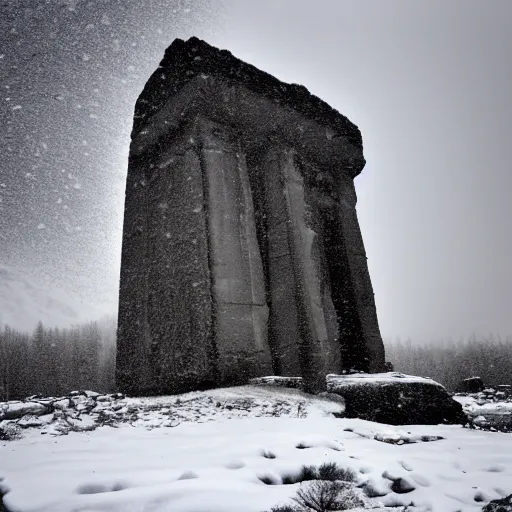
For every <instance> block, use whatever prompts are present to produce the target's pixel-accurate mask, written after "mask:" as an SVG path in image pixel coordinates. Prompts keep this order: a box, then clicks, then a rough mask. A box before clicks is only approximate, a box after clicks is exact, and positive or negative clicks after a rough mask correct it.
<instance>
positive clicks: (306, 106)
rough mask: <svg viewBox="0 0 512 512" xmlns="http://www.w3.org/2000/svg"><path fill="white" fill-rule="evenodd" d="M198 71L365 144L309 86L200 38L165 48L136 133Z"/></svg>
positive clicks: (142, 99)
mask: <svg viewBox="0 0 512 512" xmlns="http://www.w3.org/2000/svg"><path fill="white" fill-rule="evenodd" d="M199 74H207V75H210V76H220V77H222V78H224V79H226V80H228V81H230V82H236V83H239V84H241V85H243V86H245V87H247V89H249V90H251V91H253V92H255V93H257V94H261V95H264V96H266V97H268V98H269V99H271V100H272V101H274V102H275V103H277V104H278V105H282V106H285V107H288V108H291V109H293V110H295V111H296V112H299V113H301V114H303V115H304V116H306V117H307V118H309V119H312V120H314V121H316V122H318V123H319V124H322V125H324V126H329V127H331V128H332V129H333V130H334V131H335V132H336V133H338V134H339V135H344V136H346V137H347V138H348V139H349V140H350V141H351V142H352V143H353V144H355V145H357V146H362V138H361V133H360V131H359V129H358V127H357V126H356V125H355V124H353V123H352V122H351V121H349V119H348V118H347V117H345V116H344V115H342V114H340V113H339V112H338V111H337V110H335V109H333V108H332V107H331V106H329V105H328V104H327V103H326V102H325V101H323V100H321V99H320V98H318V97H317V96H314V95H313V94H311V93H310V92H309V91H308V90H307V89H306V87H304V86H302V85H297V84H287V83H285V82H281V81H280V80H278V79H277V78H275V77H274V76H272V75H270V74H268V73H266V72H265V71H261V70H259V69H258V68H256V67H255V66H253V65H251V64H247V63H246V62H243V61H241V60H240V59H237V58H236V57H235V56H233V55H232V54H231V52H229V51H227V50H219V49H218V48H215V47H214V46H210V45H209V44H208V43H206V42H205V41H202V40H200V39H198V38H197V37H191V38H190V39H188V40H187V41H183V40H182V39H175V40H174V41H173V43H172V44H171V45H170V46H169V47H168V48H167V50H166V51H165V55H164V58H163V59H162V61H161V62H160V65H159V67H158V69H157V70H156V71H155V72H154V73H153V74H152V75H151V77H150V79H149V80H148V82H147V83H146V85H145V87H144V90H143V91H142V93H141V95H140V96H139V99H138V100H137V103H136V106H135V119H134V126H133V135H135V134H137V133H138V132H139V131H140V130H141V129H142V127H143V125H144V124H145V122H146V120H147V119H148V118H149V117H151V116H152V115H153V114H155V113H156V112H158V111H159V110H160V108H161V107H162V106H163V104H164V103H165V101H166V100H167V99H168V98H169V97H170V96H173V95H174V94H176V93H177V92H178V91H179V90H180V89H181V88H182V87H183V86H184V85H185V84H186V83H187V82H189V81H190V80H191V79H193V78H194V77H196V76H197V75H199Z"/></svg>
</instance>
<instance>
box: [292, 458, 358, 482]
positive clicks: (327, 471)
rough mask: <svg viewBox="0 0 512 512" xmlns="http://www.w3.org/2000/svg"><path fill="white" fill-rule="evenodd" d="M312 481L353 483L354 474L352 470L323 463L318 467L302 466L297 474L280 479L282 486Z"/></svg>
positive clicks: (334, 464) (332, 463)
mask: <svg viewBox="0 0 512 512" xmlns="http://www.w3.org/2000/svg"><path fill="white" fill-rule="evenodd" d="M312 480H323V481H328V482H335V481H342V482H354V481H355V480H356V474H355V472H354V471H353V470H352V469H350V468H342V467H340V466H338V465H337V464H336V463H335V462H325V463H324V464H322V465H320V466H318V467H316V466H302V467H301V469H300V471H299V473H298V474H296V475H293V474H287V475H284V476H283V477H282V483H283V484H284V485H290V484H297V483H300V482H310V481H312Z"/></svg>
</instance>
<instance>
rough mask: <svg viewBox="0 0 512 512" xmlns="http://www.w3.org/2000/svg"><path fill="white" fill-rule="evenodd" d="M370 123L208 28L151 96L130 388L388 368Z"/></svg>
mask: <svg viewBox="0 0 512 512" xmlns="http://www.w3.org/2000/svg"><path fill="white" fill-rule="evenodd" d="M364 164H365V160H364V157H363V147H362V139H361V134H360V132H359V130H358V128H357V127H356V126H355V125H354V124H352V123H351V122H350V121H349V120H348V119H347V118H346V117H344V116H343V115H341V114H340V113H339V112H337V111H336V110H334V109H332V108H331V107H330V106H329V105H327V104H326V103H324V102H323V101H322V100H320V99H319V98H317V97H315V96H313V95H312V94H310V93H309V92H308V90H307V89H306V88H305V87H302V86H300V85H295V84H286V83H283V82H280V81H279V80H277V79H276V78H274V77H272V76H270V75H268V74H267V73H265V72H263V71H260V70H258V69H256V68H255V67H253V66H251V65H249V64H246V63H244V62H242V61H240V60H238V59H237V58H235V57H234V56H233V55H231V53H229V52H228V51H225V50H218V49H216V48H213V47H211V46H209V45H208V44H206V43H205V42H203V41H200V40H198V39H196V38H192V39H190V40H188V41H182V40H179V39H178V40H176V41H174V42H173V44H172V45H171V46H170V47H169V48H168V49H167V51H166V53H165V56H164V58H163V60H162V62H161V63H160V66H159V67H158V69H157V70H156V71H155V72H154V73H153V75H152V76H151V78H150V79H149V81H148V82H147V84H146V86H145V88H144V90H143V92H142V94H141V95H140V97H139V99H138V101H137V104H136V107H135V119H134V126H133V132H132V141H131V147H130V157H129V167H128V178H127V185H126V203H125V218H124V233H123V250H122V263H121V283H120V297H119V327H118V352H117V376H116V378H117V385H118V387H119V389H120V390H121V391H124V392H126V393H129V394H132V395H151V394H163V393H177V392H183V391H190V390H197V389H204V388H208V387H214V386H222V385H229V384H242V383H246V382H247V381H248V380H249V379H250V378H253V377H258V376H266V375H282V376H301V377H302V378H303V380H304V385H305V389H306V390H308V391H320V390H322V389H324V388H325V376H326V374H330V373H342V372H343V371H344V370H346V371H348V370H360V371H364V372H379V371H384V367H385V362H384V348H383V344H382V339H381V336H380V332H379V327H378V322H377V315H376V309H375V302H374V296H373V290H372V285H371V281H370V276H369V273H368V266H367V261H366V254H365V250H364V246H363V240H362V238H361V233H360V230H359V224H358V220H357V215H356V193H355V189H354V182H353V180H354V178H355V177H356V176H357V175H358V174H359V173H360V172H361V171H362V169H363V167H364Z"/></svg>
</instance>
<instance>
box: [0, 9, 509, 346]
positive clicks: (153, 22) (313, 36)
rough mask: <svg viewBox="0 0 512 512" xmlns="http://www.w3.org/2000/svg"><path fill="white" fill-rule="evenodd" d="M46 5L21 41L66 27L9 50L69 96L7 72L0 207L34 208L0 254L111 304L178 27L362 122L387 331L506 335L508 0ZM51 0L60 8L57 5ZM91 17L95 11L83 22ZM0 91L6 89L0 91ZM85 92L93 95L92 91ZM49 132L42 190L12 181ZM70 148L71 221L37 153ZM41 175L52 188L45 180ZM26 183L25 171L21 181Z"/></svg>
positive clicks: (37, 77)
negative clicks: (135, 173)
mask: <svg viewBox="0 0 512 512" xmlns="http://www.w3.org/2000/svg"><path fill="white" fill-rule="evenodd" d="M37 3H38V2H37V1H35V0H34V1H32V2H22V1H19V2H11V3H9V2H7V3H6V4H5V5H10V9H11V10H13V9H14V7H15V4H17V5H21V4H26V5H29V4H31V5H32V6H33V5H36V4H37ZM46 4H47V8H48V9H53V11H52V16H53V18H48V17H46V18H45V15H44V13H42V12H40V15H41V16H43V18H44V20H43V21H39V22H38V23H35V24H34V26H35V27H37V30H39V32H37V33H36V35H34V34H33V32H34V28H32V29H31V30H30V31H28V30H27V33H26V34H25V35H24V36H23V45H22V48H25V50H23V51H25V52H26V51H28V50H26V48H27V45H28V47H30V45H32V46H34V47H37V46H38V38H41V37H45V34H46V36H47V35H48V34H49V33H50V32H51V28H50V27H51V26H55V21H53V22H52V19H53V20H55V19H57V20H59V19H60V20H61V21H62V20H65V21H66V23H67V25H68V28H66V29H64V28H62V23H61V25H60V26H61V28H60V29H59V30H61V31H62V34H61V36H60V41H62V40H64V41H65V42H66V44H65V45H64V46H65V48H64V50H63V49H62V46H63V44H62V43H60V46H59V44H57V43H55V44H54V43H52V42H51V41H50V42H48V43H47V45H48V48H49V50H48V54H47V55H43V56H42V57H37V56H36V57H34V58H33V59H32V60H30V59H29V58H28V57H27V56H25V57H24V59H25V60H24V61H23V62H26V67H27V69H28V70H29V73H28V76H31V78H32V80H33V82H34V84H35V87H36V89H37V87H39V90H40V89H41V88H42V85H41V84H42V83H43V82H44V84H45V86H48V84H50V89H51V90H55V91H56V92H55V94H63V96H64V97H65V100H64V103H66V102H67V110H65V111H63V110H62V107H61V106H60V105H62V104H63V101H61V100H58V99H57V100H55V99H52V101H49V100H47V99H44V97H43V96H42V95H37V94H34V95H32V96H30V97H28V96H26V90H25V89H23V90H22V88H21V86H20V85H19V80H18V82H16V80H14V82H13V84H12V87H14V88H16V87H18V88H20V90H22V92H23V91H25V92H24V94H25V96H23V94H22V92H20V93H19V94H21V95H22V96H23V99H24V100H25V102H23V101H21V100H20V104H22V107H23V108H22V109H21V110H22V112H16V111H15V112H14V113H13V112H12V111H11V110H5V112H6V116H7V115H8V116H11V117H9V119H12V120H13V122H14V123H18V124H17V125H16V126H17V128H15V131H16V130H17V132H16V133H17V134H18V138H17V139H16V143H15V144H14V145H16V146H17V147H16V151H18V153H19V155H20V156H18V157H16V158H13V159H12V160H10V162H11V164H10V166H9V168H8V169H7V170H5V169H6V168H5V167H2V171H1V172H2V175H4V174H7V172H8V173H10V176H11V181H10V182H9V183H11V182H12V183H18V185H17V187H16V186H15V185H14V184H12V185H9V187H10V188H9V187H5V188H7V189H8V192H9V193H11V195H12V196H13V197H14V198H12V197H11V201H10V202H8V199H6V198H5V194H6V191H5V190H1V189H0V194H4V200H3V203H0V207H2V205H3V208H4V211H2V215H3V218H4V219H5V218H6V217H5V215H6V213H5V210H6V208H7V207H6V206H5V205H6V204H9V205H11V206H9V207H8V209H9V211H7V214H9V212H11V217H10V218H11V219H17V218H18V215H19V209H20V207H19V205H20V202H21V199H20V200H18V198H23V200H24V201H29V202H30V205H26V206H23V210H27V209H29V210H31V211H33V215H31V216H29V215H28V214H27V215H26V216H25V218H26V219H28V220H27V221H26V222H24V224H23V225H20V226H18V227H16V230H17V231H16V235H15V236H14V235H13V236H8V235H6V234H5V233H6V229H9V230H10V232H11V233H12V232H13V229H14V227H13V226H14V221H13V220H11V221H10V224H9V225H6V222H5V220H4V221H3V224H0V228H1V229H0V231H1V232H2V233H3V237H4V239H6V243H5V247H6V248H7V247H8V250H7V249H6V250H5V252H4V253H3V254H2V251H1V249H0V260H2V258H4V259H5V261H0V263H5V264H9V265H15V264H21V263H16V262H20V261H22V260H23V261H24V262H25V263H24V264H25V266H26V267H29V268H32V269H34V268H35V269H36V270H37V273H39V274H43V275H50V276H52V278H53V279H54V282H55V283H56V284H57V285H60V286H64V287H69V288H72V289H73V290H74V291H75V293H78V294H79V295H81V296H82V297H84V300H90V299H91V297H92V298H93V300H94V301H95V302H100V303H105V304H106V305H105V308H107V309H108V308H112V307H113V303H114V301H115V295H116V292H117V290H116V280H117V277H118V272H119V269H118V264H119V251H120V227H121V214H122V199H123V198H122V188H123V185H124V181H123V180H124V176H125V172H126V158H127V148H128V144H129V139H128V135H129V131H130V128H131V115H132V109H133V104H134V102H135V99H136V97H137V95H138V94H139V92H140V91H141V89H142V87H143V85H144V82H145V80H146V79H147V78H148V77H149V74H150V73H151V72H152V71H153V70H154V68H155V67H156V65H157V64H158V61H159V59H160V58H161V57H162V55H163V50H164V49H165V47H166V46H167V45H168V44H170V43H171V42H172V40H173V39H174V38H175V37H189V36H191V35H197V36H198V37H202V38H205V39H206V40H207V41H208V42H209V43H211V44H214V45H216V46H219V47H222V48H227V49H229V50H230V51H231V52H232V53H233V54H234V55H236V56H237V57H240V58H242V59H243V60H246V61H248V62H250V63H252V64H254V65H256V66H258V67H260V68H262V69H264V70H266V71H268V72H270V73H272V74H274V75H276V76H277V77H278V78H280V79H282V80H284V81H287V82H296V83H300V84H303V85H305V86H306V87H307V88H308V89H309V90H310V91H311V92H312V93H314V94H316V95H318V96H320V97H321V98H322V99H324V100H325V101H327V102H328V103H330V104H331V105H332V106H333V107H335V108H336V109H338V110H339V111H340V112H342V113H343V114H345V115H347V116H348V117H349V118H350V119H351V120H352V121H353V122H355V123H356V124H357V125H358V126H359V127H360V129H361V131H362V134H363V141H364V146H365V156H366V158H367V161H368V163H367V166H366V168H365V170H364V171H363V173H362V175H361V176H360V177H358V178H357V180H356V186H357V191H358V196H359V204H358V212H359V219H360V223H361V227H362V231H363V237H364V240H365V244H366V249H367V253H368V258H369V266H370V272H371V276H372V281H373V285H374V290H375V294H376V301H377V310H378V314H379V321H380V325H381V331H382V334H383V337H385V338H392V337H395V336H401V337H402V338H405V337H409V336H410V337H411V338H412V339H414V340H419V341H422V340H429V339H447V338H449V337H453V338H458V337H460V336H467V335H470V334H471V333H472V332H476V333H477V334H488V333H490V332H494V333H496V334H501V335H510V334H512V311H511V309H512V270H511V266H510V259H511V258H510V255H511V253H512V230H511V228H510V222H511V219H512V206H511V204H512V203H511V201H510V199H509V196H510V194H511V191H512V173H511V172H510V164H509V160H510V157H509V154H508V149H509V146H510V144H511V142H512V121H511V117H512V100H511V98H510V94H511V91H512V83H511V82H512V67H511V65H510V62H511V55H510V50H509V48H512V31H510V29H509V27H510V23H511V21H512V3H510V2H509V1H508V0H491V1H489V2H481V1H476V0H451V1H449V2H447V1H446V0H443V1H440V0H435V1H433V0H428V1H426V0H425V1H419V0H415V1H411V0H403V1H399V0H386V1H383V0H374V1H370V0H357V1H355V0H354V1H344V0H330V1H329V0H317V1H315V2H311V1H303V0H293V1H292V0H286V1H285V0H258V1H252V0H251V1H249V0H224V1H218V2H206V1H203V2H196V1H193V0H191V1H190V2H187V1H185V0H182V1H181V2H170V1H168V2H165V1H164V0H148V1H147V2H139V1H135V0H127V1H124V2H120V1H119V0H112V1H110V2H109V1H107V0H96V1H93V2H81V1H80V0H77V1H74V2H72V1H71V0H68V1H64V0H63V1H62V2H59V1H58V0H56V1H55V2H46ZM55 4H61V6H62V5H65V7H64V8H63V10H61V11H58V12H57V11H55ZM88 4H91V5H90V6H88ZM171 4H173V5H175V6H176V8H175V11H176V12H174V13H173V12H172V9H171V7H170V6H171ZM5 5H4V7H1V8H0V9H6V7H5ZM70 6H71V7H72V8H73V7H74V8H75V11H74V12H73V11H70V10H69V7H70ZM121 6H123V7H121ZM29 7H30V5H29ZM29 11H30V12H28V13H26V14H24V16H25V20H24V21H23V23H21V21H20V18H13V19H11V18H9V19H8V23H10V24H12V25H14V26H16V28H17V30H18V32H23V27H27V26H28V25H29V21H30V19H31V17H32V18H33V17H34V16H35V13H36V12H37V9H29ZM104 15H106V16H107V17H106V18H105V17H104ZM1 17H2V16H0V18H1ZM59 17H60V18H59ZM102 17H103V18H102ZM4 19H5V18H4ZM27 20H28V21H27ZM102 20H103V22H105V21H107V22H108V23H107V24H105V23H102ZM4 23H5V22H4ZM73 24H74V26H73ZM91 24H93V25H94V27H93V28H90V29H87V26H88V25H91ZM57 25H59V23H57ZM7 28H8V29H9V30H10V29H11V28H12V27H10V26H9V27H7ZM78 28H79V29H78ZM73 29H74V30H73ZM36 36H37V37H36ZM142 36H144V38H143V39H141V38H142ZM4 37H5V36H4ZM9 37H11V35H9ZM14 37H15V35H12V37H11V39H12V38H14ZM114 40H117V42H115V41H114ZM72 41H76V44H75V45H72V44H71V42H72ZM134 42H135V43H136V46H132V43H134ZM16 44H17V43H16V41H14V42H13V41H10V43H9V45H8V51H5V55H6V56H5V57H4V58H3V59H2V60H0V65H1V66H6V62H7V61H8V60H12V59H13V58H15V55H16V51H17V50H16ZM18 48H19V46H18ZM116 48H118V49H117V50H116ZM19 51H20V52H21V53H22V52H23V51H22V50H19ZM1 53H4V52H3V50H2V49H1V48H0V54H1ZM34 53H36V52H34ZM64 55H69V56H70V58H69V61H66V60H63V56H64ZM84 56H85V57H84ZM38 59H43V60H46V61H48V59H49V62H50V64H49V66H50V69H51V70H53V72H52V73H50V74H49V75H48V76H46V75H45V79H44V81H43V80H42V78H41V77H42V73H43V72H42V71H38V69H37V63H38ZM52 59H53V60H52ZM84 59H86V60H84ZM77 62H78V63H79V67H77ZM59 63H60V64H59ZM130 66H131V67H130ZM55 70H58V73H55ZM1 71H2V70H0V72H1ZM11 72H14V73H15V75H16V73H17V74H18V75H19V74H20V73H21V71H19V70H12V71H11ZM50 75H53V77H52V76H50ZM52 80H53V82H52ZM122 80H124V83H123V81H122ZM2 84H3V82H2ZM16 84H18V85H16ZM38 84H39V85H38ZM62 84H65V85H66V87H65V88H64V89H65V90H63V91H61V89H63V88H62ZM94 89H98V90H99V91H100V92H99V93H95V92H94V91H93V90H94ZM11 91H12V88H11ZM1 94H2V96H3V98H1V99H2V101H4V102H5V99H4V98H5V95H6V93H5V92H4V91H3V90H2V92H1ZM10 94H11V93H10ZM94 94H96V95H98V96H99V99H98V100H97V104H98V106H94V105H93V104H92V103H91V101H90V99H91V98H92V97H93V96H94ZM73 95H74V96H75V97H78V100H73V99H72V98H73ZM11 96H13V94H11ZM52 96H53V95H52ZM10 101H17V100H10ZM45 102H46V103H45ZM80 102H82V103H86V102H88V103H87V104H88V108H89V109H90V111H88V114H87V115H86V116H85V117H84V118H80V119H77V116H76V112H77V111H76V103H80ZM12 106H15V105H14V104H13V103H11V104H10V108H11V107H12ZM2 108H4V107H2ZM25 110H26V111H27V112H28V111H30V110H32V111H33V112H35V115H36V117H37V119H35V120H34V119H33V118H31V117H25V118H23V117H21V116H23V115H24V116H28V115H29V114H28V113H27V112H25ZM3 112H4V110H2V113H3ZM43 113H44V114H46V115H45V116H44V115H43V117H41V115H42V114H43ZM17 114H20V117H19V118H16V117H15V116H16V115H17ZM90 114H92V115H93V116H97V117H89V116H90ZM20 119H21V121H20ZM27 126H30V128H31V129H30V130H28V129H27ZM34 127H35V128H34ZM62 127H64V128H62ZM4 130H6V125H4V126H3V128H2V133H4ZM75 130H76V132H75ZM29 131H30V133H32V135H31V138H30V140H28V139H27V140H25V141H24V140H22V139H21V138H20V136H19V134H20V133H21V134H23V133H25V132H27V133H28V132H29ZM52 131H53V133H54V136H53V137H52V140H53V142H52V143H53V144H54V146H52V147H55V148H56V149H55V150H54V153H53V154H54V156H52V155H51V154H47V155H46V156H45V157H44V158H43V161H44V163H45V165H44V166H43V167H44V169H42V170H41V169H39V170H37V169H36V171H35V172H36V173H37V172H40V173H42V174H40V176H41V178H39V179H40V180H41V183H42V184H43V185H44V186H42V187H41V188H43V189H45V190H46V192H44V191H43V190H40V188H39V187H37V186H34V185H33V183H32V182H30V179H29V182H27V179H26V178H23V180H21V181H19V180H18V178H19V172H21V168H20V163H19V162H20V161H23V162H24V163H23V166H24V168H23V170H25V167H27V166H30V165H33V161H39V162H41V158H40V157H38V158H37V159H36V160H34V159H35V158H36V157H32V156H27V154H28V155H33V153H34V150H35V149H38V148H39V149H40V150H41V151H43V150H44V147H43V149H41V147H40V146H41V142H42V141H43V138H44V136H46V135H47V134H48V133H49V132H50V133H52ZM75 133H76V137H75V135H74V134H75ZM75 138H76V141H80V144H81V141H82V140H87V141H88V144H89V147H90V146H92V150H90V151H86V150H84V149H83V148H80V144H78V143H77V142H76V141H75V142H72V141H73V140H74V139H75ZM3 144H4V145H5V141H4V143H3ZM77 144H78V145H77ZM63 146H64V147H66V146H67V147H68V148H69V151H64V150H63V149H62V148H63ZM34 148H35V149H34ZM16 151H15V152H16ZM2 153H3V154H4V152H2ZM18 153H17V154H18ZM83 153H89V155H84V154H83ZM55 155H56V156H55ZM70 159H71V161H72V162H73V168H74V169H75V170H74V171H73V172H74V173H75V174H76V179H73V178H66V180H68V181H69V183H67V182H66V185H67V186H68V187H69V186H71V187H73V184H74V183H75V182H77V183H79V184H80V188H79V189H74V188H72V189H69V188H68V189H65V190H67V191H69V190H71V192H73V191H78V193H79V196H80V197H75V196H72V197H70V198H69V199H68V203H69V205H70V208H69V209H70V210H73V213H72V214H71V213H67V212H62V211H60V210H59V215H61V217H62V218H64V220H65V221H69V222H71V221H72V222H71V224H72V226H71V228H73V227H80V228H81V229H79V230H78V231H72V232H71V233H70V232H68V231H66V230H65V229H60V228H59V229H57V227H55V226H56V222H57V221H55V220H54V221H53V222H52V219H53V218H54V212H55V209H54V206H52V207H50V206H49V205H50V202H51V203H52V204H53V201H57V200H58V196H59V195H61V194H60V192H61V191H62V187H64V186H65V185H64V182H63V181H62V180H63V178H62V177H59V180H60V181H58V183H57V181H55V180H56V179H57V178H55V179H54V180H53V181H51V180H50V181H48V180H47V179H46V180H45V178H44V177H43V174H44V173H46V174H44V175H45V176H46V175H47V173H48V169H53V170H54V172H55V173H56V174H58V172H60V168H61V167H62V166H64V165H66V162H68V163H69V161H70ZM100 162H101V166H100V165H99V163H100ZM13 169H14V170H15V171H16V172H14V170H13ZM58 170H59V171H58ZM73 172H72V173H71V174H72V175H73ZM59 176H60V175H59ZM2 177H3V176H2ZM88 180H92V182H91V183H89V181H88ZM0 181H1V180H0ZM4 181H5V180H4ZM50 182H51V183H52V185H51V186H52V187H54V190H56V191H57V192H56V193H55V194H54V193H53V192H52V193H50V192H49V190H50V189H49V188H48V187H49V185H48V183H50ZM20 183H21V184H22V185H20ZM27 183H28V184H27ZM27 187H32V189H31V193H30V194H28V193H27ZM71 192H70V193H71ZM15 204H17V205H18V206H17V207H15V206H13V205H15ZM74 206H76V208H74ZM16 208H18V209H16ZM73 208H74V209H73ZM15 213H16V215H15ZM24 215H25V214H24ZM39 218H46V219H47V220H46V221H44V224H45V225H46V226H49V229H48V228H44V229H37V226H38V225H39V224H40V223H43V221H40V222H39V220H38V219H39ZM36 220H37V223H36ZM0 222H2V221H0ZM52 229H53V231H52ZM43 234H44V236H43ZM27 240H28V241H27ZM27 248H31V249H30V251H28V249H27ZM27 252H31V253H32V252H33V253H35V256H34V255H31V256H30V257H28V256H27ZM57 253H58V254H59V255H60V254H62V255H64V258H63V259H64V261H65V262H66V264H65V265H60V264H59V265H56V264H55V262H54V261H52V255H54V254H57ZM21 256H23V258H21ZM53 259H55V258H53ZM70 262H72V263H70ZM58 268H62V269H64V270H62V271H61V272H59V271H58ZM78 275H82V276H83V277H82V278H77V276H78Z"/></svg>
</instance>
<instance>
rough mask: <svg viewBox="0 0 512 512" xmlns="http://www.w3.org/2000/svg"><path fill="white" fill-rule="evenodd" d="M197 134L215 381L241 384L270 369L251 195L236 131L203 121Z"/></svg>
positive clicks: (270, 370) (263, 294)
mask: <svg viewBox="0 0 512 512" xmlns="http://www.w3.org/2000/svg"><path fill="white" fill-rule="evenodd" d="M200 133H201V135H200V137H201V148H202V150H201V151H202V158H201V160H202V163H203V173H204V176H205V181H206V188H207V190H208V219H209V220H208V223H209V224H208V231H209V247H210V259H211V271H212V289H213V302H214V305H215V306H214V307H215V311H216V313H215V341H216V347H217V351H218V357H219V360H218V365H219V372H220V379H221V381H222V382H224V383H240V382H246V381H247V380H248V379H249V378H251V377H255V376H261V375H267V374H269V373H271V372H272V368H271V359H270V351H269V348H268V340H267V323H268V307H267V304H266V300H265V290H264V284H263V267H262V263H261V257H260V253H259V247H258V242H257V237H256V226H255V221H254V212H253V204H252V193H251V189H250V183H249V178H248V175H247V169H246V168H245V165H246V164H245V159H244V158H242V156H241V154H240V146H239V141H238V138H237V137H236V135H233V134H231V132H230V130H229V129H227V128H226V127H225V126H222V125H219V124H216V123H212V122H210V121H207V120H205V119H201V120H200Z"/></svg>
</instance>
